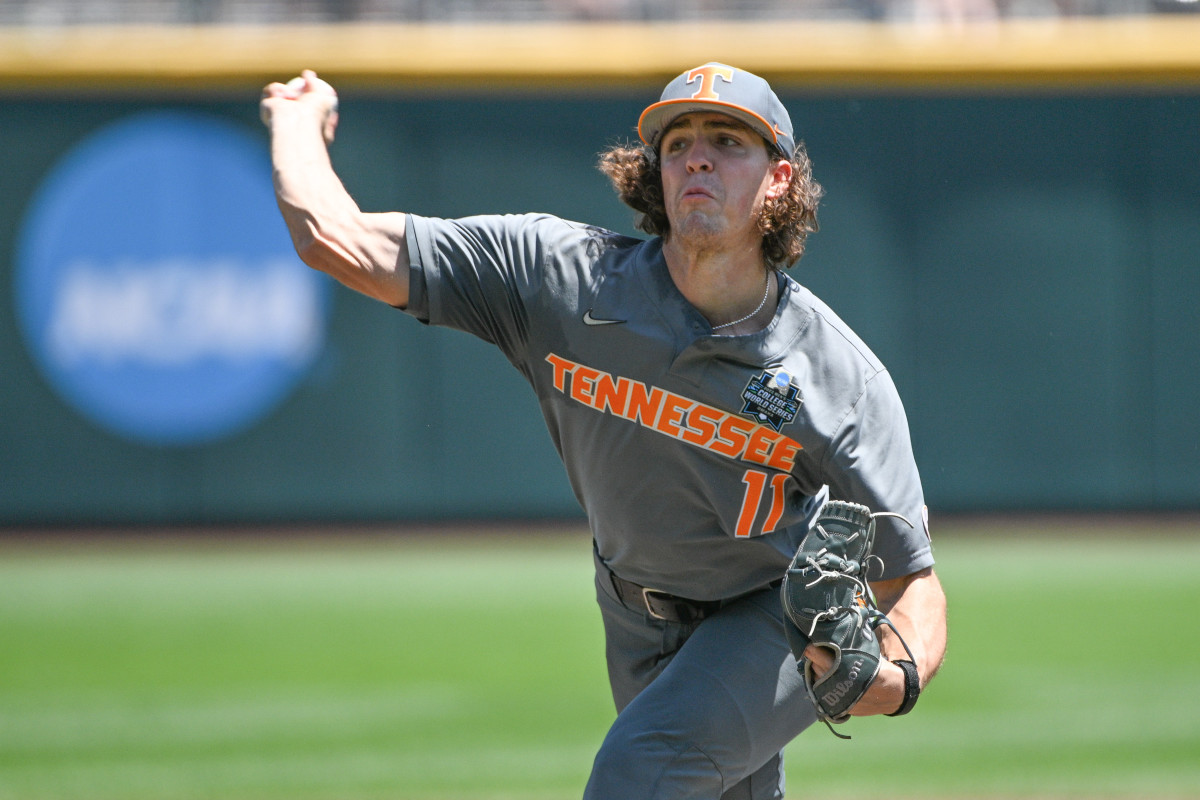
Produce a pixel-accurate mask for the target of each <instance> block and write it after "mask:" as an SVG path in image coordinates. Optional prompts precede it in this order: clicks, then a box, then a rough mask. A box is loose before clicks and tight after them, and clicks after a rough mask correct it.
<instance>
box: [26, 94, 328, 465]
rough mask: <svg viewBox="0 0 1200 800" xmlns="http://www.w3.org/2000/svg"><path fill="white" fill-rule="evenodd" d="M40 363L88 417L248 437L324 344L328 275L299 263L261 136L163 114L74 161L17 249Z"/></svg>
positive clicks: (136, 430) (120, 425)
mask: <svg viewBox="0 0 1200 800" xmlns="http://www.w3.org/2000/svg"><path fill="white" fill-rule="evenodd" d="M14 296H15V298H16V303H17V318H18V321H19V324H20V326H21V330H22V333H23V334H24V337H25V341H26V344H27V346H28V348H29V350H30V352H31V354H32V355H33V358H34V361H35V362H36V363H37V365H38V367H39V368H40V369H41V371H42V373H43V374H44V375H45V377H46V379H47V380H48V382H49V383H50V384H51V386H53V387H54V389H55V390H56V391H57V393H58V394H59V395H60V396H61V397H62V398H63V399H64V400H65V401H66V402H67V403H68V404H69V405H71V406H72V407H73V408H74V409H76V410H77V411H78V412H79V413H80V414H82V415H83V416H85V417H87V418H88V419H90V420H92V421H93V422H95V423H96V424H98V425H100V426H101V427H103V428H106V429H108V430H110V431H112V432H114V433H116V434H118V435H121V436H124V437H127V438H130V439H133V440H136V441H140V442H144V443H149V444H155V445H192V444H203V443H206V442H210V441H213V440H216V439H219V438H222V437H226V436H229V435H232V434H234V433H236V432H239V431H242V430H245V429H246V428H248V427H250V426H251V425H253V424H254V423H255V422H257V421H258V420H260V419H261V418H262V417H263V416H264V415H266V414H267V413H269V412H270V411H271V410H272V409H273V408H274V407H275V406H276V405H278V404H279V403H280V402H281V401H282V400H283V399H284V398H286V397H287V396H288V394H289V393H290V392H291V390H292V389H293V388H294V387H295V385H296V383H297V382H298V381H299V380H300V378H302V377H303V375H304V374H305V373H306V372H307V371H308V370H309V368H310V367H311V366H312V364H313V363H314V361H315V360H316V358H317V357H318V356H319V355H320V353H321V350H322V348H323V347H324V342H325V327H326V318H327V314H328V281H327V280H326V279H325V278H324V276H322V275H320V274H318V273H315V272H313V271H312V270H309V269H308V268H307V267H305V266H304V265H303V264H302V263H301V262H300V261H299V259H298V258H297V257H296V254H295V251H294V250H293V249H292V246H291V242H290V239H289V237H288V235H287V230H286V228H285V226H284V224H283V221H282V219H281V217H280V215H279V211H278V207H277V206H276V204H275V198H274V192H273V189H272V186H271V165H270V162H269V160H268V158H267V156H266V153H265V148H263V147H262V145H261V143H260V142H258V141H257V140H255V139H254V138H253V137H252V136H250V135H249V134H248V133H246V132H245V131H244V130H242V129H241V128H239V127H237V126H235V125H233V124H231V123H228V122H225V121H222V120H220V119H216V118H213V117H209V116H205V115H201V114H196V113H183V112H150V113H145V114H139V115H137V116H134V117H130V118H127V119H125V120H122V121H119V122H116V123H114V124H111V125H109V126H107V127H105V128H103V129H101V130H99V131H98V132H96V133H95V134H93V135H92V136H90V137H89V138H88V139H87V140H85V141H84V142H83V143H82V144H80V145H79V146H77V147H76V148H75V149H74V150H72V151H71V152H70V153H68V154H67V156H66V157H64V158H63V160H62V161H61V163H59V164H58V165H57V166H56V167H55V168H54V170H53V171H52V172H51V174H50V175H49V177H48V178H47V179H46V180H45V182H44V183H43V184H42V186H41V187H40V189H39V190H38V192H37V194H36V196H35V197H34V199H33V201H32V203H31V205H30V207H29V209H28V212H27V214H26V218H25V220H24V224H23V226H22V228H21V230H20V232H19V236H18V244H17V253H16V287H15V292H14Z"/></svg>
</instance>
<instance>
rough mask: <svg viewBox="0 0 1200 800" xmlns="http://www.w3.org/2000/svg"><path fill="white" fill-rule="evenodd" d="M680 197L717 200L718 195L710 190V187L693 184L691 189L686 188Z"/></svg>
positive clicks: (683, 198)
mask: <svg viewBox="0 0 1200 800" xmlns="http://www.w3.org/2000/svg"><path fill="white" fill-rule="evenodd" d="M680 199H681V200H716V199H717V197H716V195H715V194H713V193H712V192H710V191H709V190H708V189H705V188H704V187H703V186H693V187H691V188H689V189H685V190H684V192H683V194H682V195H680Z"/></svg>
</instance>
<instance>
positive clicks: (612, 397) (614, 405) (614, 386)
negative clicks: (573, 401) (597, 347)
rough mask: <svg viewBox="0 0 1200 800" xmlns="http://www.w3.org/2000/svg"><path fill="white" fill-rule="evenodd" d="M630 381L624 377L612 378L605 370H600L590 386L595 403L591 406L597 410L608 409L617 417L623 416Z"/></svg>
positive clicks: (627, 400)
mask: <svg viewBox="0 0 1200 800" xmlns="http://www.w3.org/2000/svg"><path fill="white" fill-rule="evenodd" d="M629 384H630V381H629V380H627V379H625V378H613V376H612V375H609V374H608V373H607V372H601V373H600V377H599V379H597V381H596V384H595V386H593V387H592V397H593V398H594V399H595V403H594V404H593V405H592V408H594V409H596V410H597V411H608V412H610V413H612V414H615V415H617V416H618V417H623V416H625V405H626V404H627V403H628V402H629Z"/></svg>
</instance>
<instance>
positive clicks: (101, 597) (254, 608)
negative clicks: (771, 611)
mask: <svg viewBox="0 0 1200 800" xmlns="http://www.w3.org/2000/svg"><path fill="white" fill-rule="evenodd" d="M1022 527H1028V526H1022ZM1004 533H1005V526H1004V525H1002V524H994V525H992V526H991V527H989V528H987V529H985V530H984V531H982V532H979V531H976V532H974V533H971V534H969V535H968V534H966V533H963V532H959V531H954V530H947V531H943V532H940V533H939V538H938V546H937V553H938V557H939V562H940V566H939V571H940V574H941V576H942V580H943V583H944V585H945V587H946V590H947V593H948V595H949V598H950V608H951V647H950V655H949V658H948V660H947V662H946V666H945V669H944V670H943V673H942V675H941V676H940V677H939V678H938V680H937V681H936V682H935V683H934V685H933V686H932V687H931V688H930V690H929V691H928V692H927V694H926V695H925V696H924V697H923V698H922V699H921V702H920V704H919V705H918V707H917V710H916V712H914V714H913V715H911V716H910V717H907V718H904V719H900V720H893V719H869V720H854V721H852V722H851V723H849V724H848V725H847V726H844V728H843V729H844V730H846V731H848V732H850V733H851V734H853V736H854V738H853V740H852V741H850V742H843V741H839V740H836V739H835V738H834V737H833V736H831V735H830V734H829V733H828V731H826V730H825V729H824V727H823V726H820V727H814V728H812V729H811V730H809V731H808V732H807V733H805V734H804V735H803V736H801V737H800V738H799V739H798V740H797V741H796V742H795V743H794V744H793V745H792V746H791V747H790V748H789V750H788V763H789V771H788V772H789V784H790V786H791V788H792V791H791V792H790V795H791V796H793V797H810V798H812V797H819V796H829V795H831V793H836V794H837V795H838V796H839V797H862V798H871V797H921V798H952V797H953V798H967V797H969V798H1017V797H1022V798H1024V797H1038V798H1048V797H1080V798H1082V797H1113V798H1115V797H1121V798H1135V797H1136V798H1184V797H1198V796H1200V717H1198V707H1200V644H1198V643H1197V636H1196V634H1197V629H1196V624H1195V622H1194V619H1195V612H1194V609H1195V608H1196V607H1197V606H1198V605H1200V528H1197V529H1194V530H1193V529H1189V528H1186V527H1185V528H1183V529H1182V530H1179V531H1177V532H1176V536H1175V537H1174V538H1163V537H1149V538H1147V537H1146V536H1144V535H1140V534H1139V538H1132V537H1133V535H1134V534H1135V533H1136V532H1134V531H1130V532H1129V533H1130V535H1129V536H1127V537H1125V538H1121V537H1119V536H1114V533H1113V531H1106V532H1105V533H1104V535H1102V536H1095V537H1093V536H1091V535H1089V533H1088V531H1087V529H1086V528H1080V527H1076V528H1074V529H1073V530H1072V532H1071V533H1070V534H1069V535H1066V536H1063V535H1058V533H1057V532H1055V531H1054V530H1052V529H1050V528H1047V529H1046V530H1045V531H1034V532H1033V534H1034V535H1026V536H1023V537H1021V538H1019V539H1016V538H1011V537H1009V536H1006V535H1003V534H1004ZM1038 534H1043V535H1038ZM612 713H613V712H612V707H611V704H610V700H609V698H608V694H607V685H606V681H605V676H604V666H603V643H602V641H601V634H600V623H599V616H598V614H597V612H596V611H595V609H594V607H593V601H592V582H591V551H590V545H589V543H588V541H587V538H586V534H585V533H583V532H582V531H579V530H576V531H573V532H571V535H566V536H562V535H560V536H550V535H546V534H545V533H543V534H541V535H538V536H533V537H527V538H525V537H513V536H503V537H500V536H492V537H487V538H471V537H464V536H451V535H444V536H443V535H439V534H436V533H434V534H430V533H428V532H426V533H425V534H423V535H421V536H419V537H409V538H395V537H391V538H375V539H363V538H359V537H342V538H340V539H328V538H327V539H321V540H263V539H256V540H254V541H252V542H249V543H247V542H244V541H236V540H235V541H230V539H229V538H228V537H227V538H226V540H225V541H224V542H223V543H214V542H202V541H197V540H196V539H189V540H186V541H182V542H181V541H179V540H175V541H174V542H173V543H164V542H161V541H148V542H145V543H142V544H130V543H129V542H117V543H114V542H111V541H109V542H100V543H94V544H89V543H82V544H81V543H79V542H74V543H63V542H61V541H60V542H58V543H57V544H53V545H36V544H28V543H26V544H13V543H11V542H10V543H8V544H3V545H0V800H10V799H11V800H16V799H18V798H19V799H20V800H50V798H53V799H54V800H74V799H75V798H79V799H81V800H82V799H83V798H87V800H109V799H110V798H111V799H112V800H118V799H119V800H143V799H144V800H151V799H153V800H175V799H178V800H193V799H197V798H223V800H250V799H251V798H253V799H255V800H257V799H259V798H263V799H264V800H265V799H266V798H285V797H286V798H294V799H296V800H333V798H339V800H367V799H368V798H385V797H386V798H413V799H421V800H431V799H432V798H438V799H441V800H450V799H451V798H454V799H456V800H485V799H486V800H500V799H501V798H513V799H514V800H515V799H516V798H522V799H528V800H543V799H544V800H559V798H563V799H564V800H565V799H566V798H572V797H578V796H579V794H580V792H581V790H582V787H583V784H584V781H585V780H586V777H587V773H588V769H589V767H590V764H591V758H592V755H593V753H594V751H595V748H596V747H597V745H598V744H599V742H600V740H601V738H602V736H603V734H604V731H605V729H606V728H607V725H608V723H609V722H610V720H611V717H612ZM816 764H823V765H824V766H823V767H822V768H821V770H820V771H819V774H817V772H816V771H815V770H811V769H809V766H810V765H816Z"/></svg>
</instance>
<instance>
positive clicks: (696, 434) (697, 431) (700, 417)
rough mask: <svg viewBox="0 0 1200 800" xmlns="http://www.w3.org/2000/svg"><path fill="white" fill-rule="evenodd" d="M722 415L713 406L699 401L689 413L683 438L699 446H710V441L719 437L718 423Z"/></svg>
mask: <svg viewBox="0 0 1200 800" xmlns="http://www.w3.org/2000/svg"><path fill="white" fill-rule="evenodd" d="M722 416H723V415H722V413H721V412H720V411H718V410H717V409H715V408H713V407H712V406H706V405H702V404H699V403H697V404H696V406H695V408H693V409H692V410H691V411H690V412H689V413H688V416H687V429H686V430H684V432H683V440H684V441H685V442H690V443H691V444H694V445H696V446H698V447H708V445H709V442H711V441H712V440H713V439H716V438H717V423H718V422H720V420H721V417H722Z"/></svg>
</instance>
